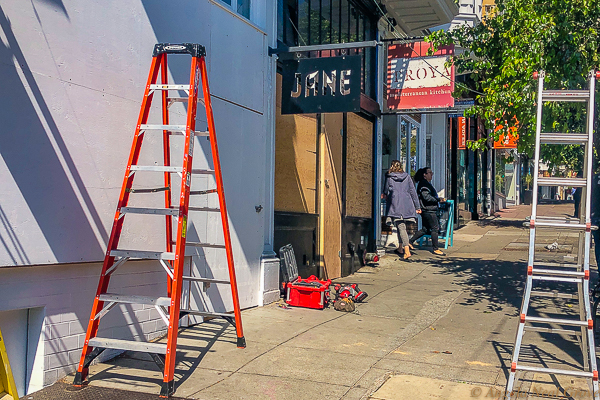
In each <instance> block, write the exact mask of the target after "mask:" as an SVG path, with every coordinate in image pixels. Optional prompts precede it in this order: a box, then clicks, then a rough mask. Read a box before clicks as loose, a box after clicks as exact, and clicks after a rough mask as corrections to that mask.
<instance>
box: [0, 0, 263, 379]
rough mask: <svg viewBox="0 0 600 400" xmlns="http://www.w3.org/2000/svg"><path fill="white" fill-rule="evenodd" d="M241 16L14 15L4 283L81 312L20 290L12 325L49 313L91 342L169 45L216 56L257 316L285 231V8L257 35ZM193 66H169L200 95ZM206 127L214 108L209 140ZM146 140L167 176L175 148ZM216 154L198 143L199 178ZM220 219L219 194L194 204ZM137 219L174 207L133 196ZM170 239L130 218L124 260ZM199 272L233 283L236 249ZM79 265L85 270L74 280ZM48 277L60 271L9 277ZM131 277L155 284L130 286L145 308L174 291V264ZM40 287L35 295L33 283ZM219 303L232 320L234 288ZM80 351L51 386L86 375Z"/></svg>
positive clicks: (142, 11) (218, 8)
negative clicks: (280, 226)
mask: <svg viewBox="0 0 600 400" xmlns="http://www.w3.org/2000/svg"><path fill="white" fill-rule="evenodd" d="M227 7H228V6H226V5H224V3H220V2H219V0H189V1H175V2H173V1H158V0H154V1H140V0H122V1H100V0H96V1H94V0H79V1H76V0H32V1H28V2H23V1H19V0H5V1H2V3H1V4H0V82H1V88H2V89H1V90H0V121H2V123H1V124H0V182H1V184H2V188H1V189H0V284H4V285H6V284H7V282H11V285H12V284H14V287H18V285H24V284H27V285H28V286H27V291H25V292H24V293H35V292H36V291H37V289H36V288H37V287H44V290H47V291H48V292H49V293H54V292H57V291H59V292H61V293H62V294H63V295H66V296H67V297H68V301H66V302H65V299H64V298H63V297H60V296H58V297H57V296H54V295H53V294H48V295H47V296H41V297H36V299H37V300H35V301H31V300H28V299H27V298H26V297H23V296H18V297H14V291H11V290H0V311H3V310H11V309H23V308H31V307H45V310H46V311H45V312H46V319H45V326H46V329H48V331H49V332H50V331H52V328H51V326H52V325H53V324H55V323H61V324H62V323H64V322H63V320H65V319H66V320H67V321H65V322H69V324H71V322H72V321H70V320H69V318H75V321H76V323H75V324H74V326H77V330H76V332H77V333H76V335H80V334H81V328H80V327H79V325H81V326H83V327H85V325H86V324H85V323H84V322H82V321H85V320H87V318H88V315H89V310H90V308H91V303H92V298H93V295H94V290H95V287H96V284H97V279H98V275H99V268H100V262H101V260H102V259H103V255H104V252H105V250H106V243H107V240H108V236H109V235H110V229H111V226H112V220H113V217H114V212H115V206H116V203H117V200H118V195H119V191H120V187H121V184H122V180H123V173H124V170H125V164H126V162H127V157H128V155H129V151H130V146H131V140H132V137H133V132H134V128H135V123H136V121H137V117H138V113H139V109H140V103H141V100H142V95H143V92H144V86H145V83H146V80H147V76H148V69H149V66H150V62H151V54H152V49H153V46H154V44H155V43H157V42H171V43H177V42H197V43H201V44H203V45H204V46H206V49H207V53H208V56H207V62H208V74H209V79H210V87H211V92H212V94H213V109H214V113H215V120H216V129H217V136H218V141H219V146H220V147H219V151H220V156H221V166H222V169H223V174H224V185H225V192H226V199H227V203H228V210H229V215H230V227H231V233H232V240H233V248H234V258H235V261H236V269H237V273H238V287H239V292H240V301H241V304H242V307H250V306H254V305H257V304H258V302H259V299H258V298H259V283H260V277H259V275H260V257H261V254H262V253H263V251H265V250H270V249H269V246H270V243H272V238H271V237H266V236H269V232H272V230H271V229H270V228H269V224H271V223H272V221H271V217H270V215H272V210H271V209H270V204H272V191H271V189H270V188H271V187H272V186H271V185H272V183H271V182H270V181H268V179H267V176H268V175H269V174H268V172H269V171H270V170H271V167H270V164H269V163H271V162H272V161H271V160H272V154H271V152H272V141H273V138H272V135H273V128H272V121H269V118H268V115H270V112H271V111H269V107H270V105H271V104H272V96H273V94H274V92H273V89H272V87H271V86H270V85H269V84H265V81H267V82H270V80H271V75H272V74H273V71H272V69H273V67H274V64H273V62H272V60H270V57H268V55H267V46H268V45H269V44H271V39H272V38H271V37H270V36H269V35H268V34H267V32H271V31H272V29H273V20H274V18H273V16H272V15H271V14H272V13H274V12H275V4H274V1H272V0H257V1H256V2H254V3H253V7H254V8H253V10H252V19H253V21H254V22H255V23H251V22H248V21H246V20H244V19H243V18H242V17H239V16H237V15H235V14H234V13H233V12H232V11H231V10H228V9H227ZM189 65H190V58H189V57H188V56H179V58H177V57H173V58H170V59H169V70H170V80H171V81H172V82H175V83H187V82H188V79H189V78H188V77H189ZM176 107H177V106H174V111H175V117H173V119H175V121H172V122H174V123H176V122H177V121H176V119H177V118H180V120H181V119H182V118H183V117H184V115H185V109H184V108H183V106H181V105H179V108H176ZM154 111H157V110H154ZM159 118H160V117H159V114H158V113H156V114H154V118H153V117H152V114H151V117H150V121H151V122H152V121H154V122H158V121H159ZM205 128H206V123H205V116H204V109H203V107H201V106H200V107H199V110H198V123H197V129H202V130H203V129H205ZM146 135H147V138H146V141H145V142H144V145H143V147H142V156H141V160H145V163H146V164H147V163H154V160H157V161H158V162H159V163H160V162H161V161H160V160H161V159H162V156H161V151H162V150H161V148H160V143H161V140H160V138H158V137H155V138H152V137H151V136H150V135H148V134H146ZM181 151H182V149H181V147H180V146H179V145H178V143H177V140H176V139H174V143H173V151H172V160H173V164H174V165H180V162H181V161H180V160H181ZM209 154H210V153H209V142H208V140H206V139H205V138H196V146H195V151H194V167H195V168H201V167H203V166H210V165H211V164H212V163H211V162H210V161H209V158H208V157H209ZM142 162H143V161H140V164H142ZM178 162H179V164H176V163H178ZM138 175H139V176H138V177H136V180H135V182H134V186H136V187H148V186H161V180H162V178H161V176H160V174H155V175H152V173H146V175H143V174H140V173H138ZM175 177H176V175H174V178H175ZM176 180H178V179H176ZM175 186H176V187H177V186H178V185H175ZM204 188H214V180H213V179H212V178H211V179H205V180H202V179H198V180H195V181H194V182H193V185H192V189H193V190H197V189H204ZM216 204H217V199H216V195H212V197H207V198H198V197H194V198H193V199H192V200H191V203H190V205H198V206H202V205H216ZM131 205H132V206H135V205H137V206H142V205H145V206H158V207H160V206H162V194H158V195H154V196H153V195H147V194H146V195H137V196H136V195H132V197H131ZM257 205H262V206H263V207H264V209H263V210H262V211H261V212H260V213H257V212H256V211H255V206H257ZM219 226H220V217H218V215H207V214H203V213H197V212H196V213H193V214H192V215H191V216H190V220H189V227H190V228H189V232H188V235H189V240H195V239H199V240H206V241H208V242H220V243H222V238H221V236H220V229H218V228H219ZM163 232H164V218H162V217H152V216H144V217H141V216H127V217H126V225H125V229H124V233H123V236H122V237H123V241H122V245H121V246H119V247H120V248H129V249H139V250H154V249H158V250H162V249H164V233H163ZM193 260H194V269H195V271H196V273H200V274H202V275H208V276H215V277H225V276H226V274H227V270H226V262H225V256H224V252H223V251H222V250H212V251H206V252H202V251H200V252H199V253H198V255H197V256H196V257H193ZM67 263H77V264H70V265H63V264H67ZM44 264H53V266H48V267H43V266H41V267H35V268H26V267H22V268H16V269H15V268H1V267H14V266H31V265H44ZM56 264H58V265H56ZM129 268H131V271H136V273H139V274H140V275H138V278H137V281H136V283H135V284H132V283H131V282H129V283H128V284H126V285H124V287H128V288H132V287H133V291H134V292H136V294H143V293H141V292H140V293H137V292H138V291H140V290H138V289H139V288H137V286H140V287H143V288H144V290H143V291H144V294H148V295H152V294H156V295H161V294H163V293H162V292H161V291H162V290H163V289H164V281H163V279H162V278H160V277H161V276H163V278H164V275H165V274H164V273H163V272H162V270H161V268H160V266H159V265H157V264H156V263H154V262H143V263H133V265H132V266H131V267H129ZM15 271H19V272H15ZM126 271H127V270H126V269H125V270H124V272H126ZM49 272H51V273H52V276H53V277H54V278H55V279H54V280H50V281H47V280H40V279H37V276H38V274H40V275H39V276H42V275H41V274H42V273H43V274H44V275H43V276H46V274H48V273H49ZM142 272H143V273H142ZM161 273H162V275H160V274H161ZM115 278H118V276H117V277H115ZM28 279H32V281H31V282H30V283H27V282H26V281H27V280H28ZM65 279H68V280H69V285H67V286H65V284H64V280H65ZM113 281H114V279H113ZM115 285H116V286H122V285H120V284H118V283H115ZM11 287H12V286H11ZM75 287H77V289H75ZM5 288H6V286H5ZM81 288H86V290H85V291H83V290H81ZM192 291H193V290H192ZM154 292H156V293H154ZM208 293H209V295H210V296H209V297H210V300H209V301H208V305H209V306H210V307H214V308H215V310H216V311H223V310H225V309H229V310H230V309H231V308H230V294H229V293H230V292H229V289H228V288H223V291H222V294H221V292H220V290H219V288H217V287H215V285H213V286H211V288H210V289H209V292H208ZM190 295H191V297H192V298H197V296H199V295H197V294H193V293H191V294H190ZM75 304H77V307H76V309H74V308H73V309H72V308H71V306H73V307H74V305H75ZM109 315H110V313H109ZM157 318H158V317H157V316H156V315H149V316H145V318H144V320H145V321H147V322H149V321H154V325H153V326H154V328H147V327H149V326H151V325H150V323H151V322H149V323H147V324H146V326H145V327H144V329H143V330H139V329H138V328H136V327H134V326H131V327H129V328H124V330H125V331H128V332H131V334H132V335H134V336H136V335H139V334H140V333H141V332H143V333H144V334H145V335H146V336H148V335H151V334H152V332H154V331H156V332H157V331H160V330H161V329H162V326H160V324H161V323H157V322H156V320H157ZM109 321H110V320H109ZM101 326H103V325H102V324H101ZM110 326H111V323H109V324H108V327H109V328H110ZM52 332H54V331H52ZM70 336H71V333H70V332H68V331H67V334H66V335H63V334H62V333H60V332H58V333H56V334H54V333H52V334H50V336H48V338H47V340H52V341H53V342H47V343H48V346H49V347H48V348H52V349H59V348H60V349H62V347H60V345H58V344H55V342H56V343H58V342H61V341H62V340H63V338H69V337H70ZM79 339H80V338H79V336H78V337H77V340H74V341H70V342H69V343H71V342H72V344H73V345H72V346H70V347H69V346H67V347H65V348H64V349H63V350H64V351H66V352H67V353H64V351H63V353H64V354H63V355H62V356H61V357H54V358H52V354H55V353H51V354H49V353H46V356H47V358H46V360H45V367H44V368H45V371H46V377H45V382H46V383H50V381H51V380H52V379H54V378H56V377H60V376H61V375H63V374H64V373H65V372H68V371H69V370H72V366H73V365H74V363H75V361H76V360H75V359H73V357H74V354H75V353H76V352H77V348H78V346H80V345H81V342H80V341H78V340H79ZM75 342H77V345H75ZM69 352H71V353H69ZM48 357H49V358H48ZM65 366H70V367H68V368H67V367H65ZM50 371H56V372H50Z"/></svg>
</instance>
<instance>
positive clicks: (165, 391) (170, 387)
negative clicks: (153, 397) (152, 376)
mask: <svg viewBox="0 0 600 400" xmlns="http://www.w3.org/2000/svg"><path fill="white" fill-rule="evenodd" d="M173 393H175V381H174V380H171V381H169V382H163V384H162V387H161V389H160V397H163V398H169V397H171V396H172V395H173Z"/></svg>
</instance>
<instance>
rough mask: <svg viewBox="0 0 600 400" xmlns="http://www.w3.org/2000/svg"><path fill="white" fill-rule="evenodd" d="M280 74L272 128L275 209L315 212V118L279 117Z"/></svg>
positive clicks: (308, 116) (309, 116) (309, 115)
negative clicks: (274, 124)
mask: <svg viewBox="0 0 600 400" xmlns="http://www.w3.org/2000/svg"><path fill="white" fill-rule="evenodd" d="M280 92H281V75H279V74H277V111H276V112H277V113H276V127H275V210H276V211H288V212H302V213H316V212H317V204H316V195H317V192H316V190H317V118H316V115H313V114H307V115H281V95H280Z"/></svg>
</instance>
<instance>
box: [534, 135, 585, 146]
mask: <svg viewBox="0 0 600 400" xmlns="http://www.w3.org/2000/svg"><path fill="white" fill-rule="evenodd" d="M588 139H589V136H588V135H586V134H584V133H552V132H542V133H541V134H540V141H541V142H542V143H545V144H585V143H587V142H588Z"/></svg>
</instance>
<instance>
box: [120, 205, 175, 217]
mask: <svg viewBox="0 0 600 400" xmlns="http://www.w3.org/2000/svg"><path fill="white" fill-rule="evenodd" d="M121 213H123V214H151V215H172V216H175V217H177V216H178V215H179V208H144V207H121Z"/></svg>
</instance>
